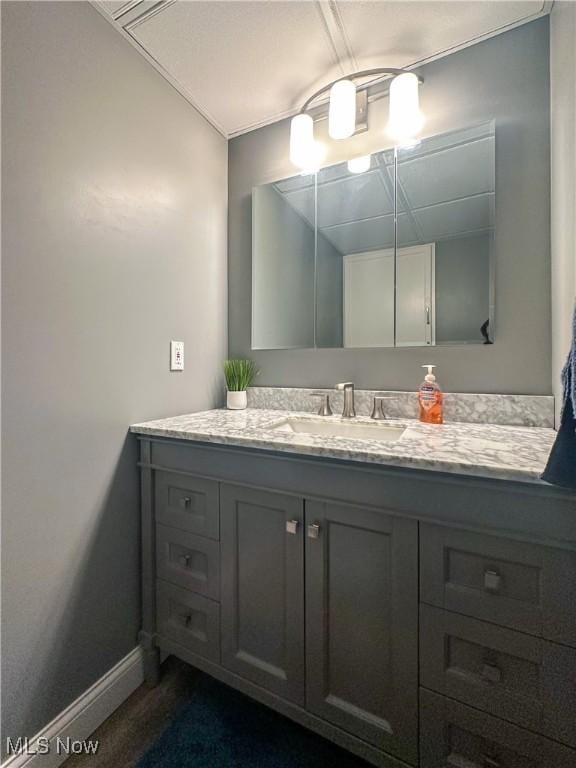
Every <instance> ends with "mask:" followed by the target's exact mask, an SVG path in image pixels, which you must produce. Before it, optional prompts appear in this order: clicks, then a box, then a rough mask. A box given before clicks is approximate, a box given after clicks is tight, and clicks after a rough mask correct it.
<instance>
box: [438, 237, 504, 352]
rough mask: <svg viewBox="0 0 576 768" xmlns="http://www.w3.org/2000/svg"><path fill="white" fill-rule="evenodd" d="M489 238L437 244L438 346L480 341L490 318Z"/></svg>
mask: <svg viewBox="0 0 576 768" xmlns="http://www.w3.org/2000/svg"><path fill="white" fill-rule="evenodd" d="M491 240H492V238H491V237H490V236H489V235H481V236H479V237H464V238H457V239H454V240H442V241H441V242H439V243H436V259H435V261H436V273H435V289H436V291H435V292H436V343H437V344H442V343H443V342H454V341H478V342H482V341H483V337H482V334H481V333H480V328H481V326H482V324H483V323H485V322H486V320H488V318H489V316H490V299H489V297H490V248H491V242H490V241H491Z"/></svg>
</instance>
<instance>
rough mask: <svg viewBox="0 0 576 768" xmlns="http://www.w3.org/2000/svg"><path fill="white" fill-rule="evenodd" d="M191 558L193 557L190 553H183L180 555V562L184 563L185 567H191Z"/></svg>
mask: <svg viewBox="0 0 576 768" xmlns="http://www.w3.org/2000/svg"><path fill="white" fill-rule="evenodd" d="M191 559H192V557H191V556H190V555H181V556H180V562H181V563H182V565H183V566H184V567H185V568H189V567H190V560H191Z"/></svg>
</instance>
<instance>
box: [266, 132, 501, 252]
mask: <svg viewBox="0 0 576 768" xmlns="http://www.w3.org/2000/svg"><path fill="white" fill-rule="evenodd" d="M393 163H394V154H393V151H392V150H385V151H383V152H378V153H375V154H374V155H372V167H371V169H370V170H369V171H367V172H365V173H362V174H351V173H350V172H349V171H348V169H347V166H346V163H340V164H338V165H333V166H329V167H327V168H322V169H321V170H320V172H319V173H318V177H317V190H318V191H317V196H315V194H314V183H315V179H314V176H313V175H310V176H302V175H298V176H294V177H292V178H289V179H284V180H282V181H278V182H275V183H274V184H271V185H265V186H271V187H273V188H274V189H275V190H276V192H277V193H278V194H280V195H282V197H283V199H284V200H285V201H286V202H287V203H288V205H289V206H290V207H291V208H292V209H293V210H295V211H296V212H297V213H298V214H299V215H300V216H302V217H303V218H304V219H305V220H306V221H307V222H308V223H309V224H310V226H311V228H312V229H314V226H315V222H317V226H318V231H319V232H320V233H321V234H322V235H323V236H324V237H325V238H326V239H327V240H329V241H330V243H331V244H332V245H333V246H334V248H335V249H336V250H337V251H338V252H339V253H340V254H348V253H362V252H364V251H371V250H374V249H377V248H392V247H393V246H394V166H393ZM494 196H495V158H494V124H493V123H491V122H490V123H482V124H480V125H477V126H474V127H471V128H465V129H463V130H459V131H453V132H450V133H445V134H441V135H439V136H433V137H431V138H428V139H424V140H423V141H422V142H421V143H420V144H419V145H418V147H416V148H414V149H411V150H400V151H399V155H398V202H397V204H398V245H400V246H408V245H416V244H418V243H433V242H435V243H439V242H442V241H444V240H460V241H461V240H463V239H465V238H469V237H478V236H482V235H488V234H490V233H492V232H493V230H494V210H495V204H494Z"/></svg>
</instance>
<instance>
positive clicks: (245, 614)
mask: <svg viewBox="0 0 576 768" xmlns="http://www.w3.org/2000/svg"><path fill="white" fill-rule="evenodd" d="M303 506H304V504H303V501H302V499H299V498H297V497H294V496H288V495H285V494H282V493H269V492H266V491H260V490H254V489H250V488H242V487H237V486H233V485H222V486H221V497H220V526H221V532H220V533H221V563H222V572H221V579H222V590H221V622H222V666H223V667H225V668H226V669H229V670H230V671H232V672H235V673H236V674H238V675H240V676H241V677H243V678H246V679H248V680H251V681H252V682H253V683H256V684H257V685H259V686H261V687H262V688H265V689H267V690H269V691H271V692H272V693H275V694H277V695H278V696H282V698H284V699H288V700H290V701H293V702H295V703H297V704H301V705H302V704H304V552H303V544H302V523H303Z"/></svg>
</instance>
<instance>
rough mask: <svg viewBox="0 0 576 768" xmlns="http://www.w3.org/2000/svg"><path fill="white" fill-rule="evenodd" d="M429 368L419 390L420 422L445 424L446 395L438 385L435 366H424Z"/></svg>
mask: <svg viewBox="0 0 576 768" xmlns="http://www.w3.org/2000/svg"><path fill="white" fill-rule="evenodd" d="M422 368H428V373H427V374H426V376H424V381H423V382H422V385H421V387H420V389H419V390H418V403H419V404H420V421H423V422H425V423H426V424H443V423H444V395H443V394H442V390H441V389H440V387H439V386H438V384H437V383H436V376H434V374H433V373H432V370H433V369H434V368H436V366H435V365H423V366H422Z"/></svg>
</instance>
